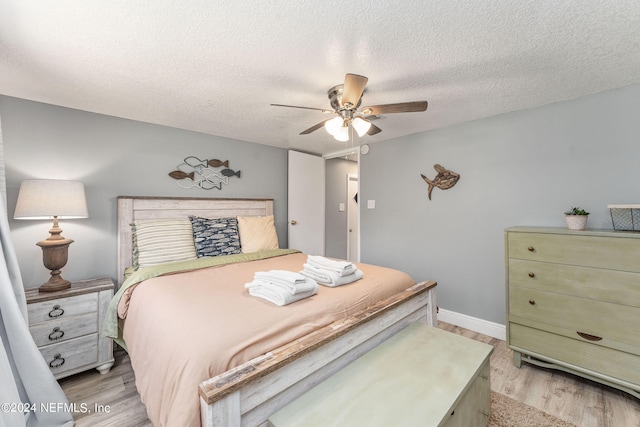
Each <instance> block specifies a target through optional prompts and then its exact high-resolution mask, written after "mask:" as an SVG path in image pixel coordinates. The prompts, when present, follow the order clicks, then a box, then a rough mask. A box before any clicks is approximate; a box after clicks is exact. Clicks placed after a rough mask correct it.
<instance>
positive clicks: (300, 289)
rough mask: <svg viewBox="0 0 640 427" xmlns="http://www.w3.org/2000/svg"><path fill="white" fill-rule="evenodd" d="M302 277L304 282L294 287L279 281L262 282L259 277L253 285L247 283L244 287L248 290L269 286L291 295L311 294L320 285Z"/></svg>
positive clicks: (254, 280)
mask: <svg viewBox="0 0 640 427" xmlns="http://www.w3.org/2000/svg"><path fill="white" fill-rule="evenodd" d="M300 276H302V278H303V282H302V283H297V284H295V285H292V284H291V283H289V282H286V281H281V280H277V279H271V280H262V279H259V278H257V277H254V279H253V281H252V282H251V283H247V284H246V285H244V286H245V288H247V289H249V288H253V287H256V286H267V287H269V286H271V287H274V288H282V289H285V290H286V291H287V292H289V293H290V294H291V295H296V294H300V293H304V292H309V291H312V290H313V289H316V288H317V286H318V284H317V283H316V282H315V280H313V279H312V278H309V277H306V276H303V275H302V274H301V275H300Z"/></svg>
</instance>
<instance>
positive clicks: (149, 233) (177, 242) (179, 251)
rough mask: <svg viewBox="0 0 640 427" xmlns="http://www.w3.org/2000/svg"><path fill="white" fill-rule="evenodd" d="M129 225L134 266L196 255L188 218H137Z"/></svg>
mask: <svg viewBox="0 0 640 427" xmlns="http://www.w3.org/2000/svg"><path fill="white" fill-rule="evenodd" d="M131 225H132V227H133V236H134V240H133V260H134V267H135V268H136V269H137V268H140V267H148V266H151V265H156V264H162V263H165V262H174V261H184V260H188V259H196V258H197V255H196V247H195V245H194V243H193V228H192V226H191V221H189V218H184V219H182V218H170V219H154V220H138V221H135V222H134V223H133V224H131Z"/></svg>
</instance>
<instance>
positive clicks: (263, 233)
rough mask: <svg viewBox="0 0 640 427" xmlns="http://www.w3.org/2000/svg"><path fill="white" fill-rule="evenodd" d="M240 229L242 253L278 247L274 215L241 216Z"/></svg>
mask: <svg viewBox="0 0 640 427" xmlns="http://www.w3.org/2000/svg"><path fill="white" fill-rule="evenodd" d="M238 231H239V232H240V246H241V249H242V253H245V254H246V253H250V252H258V251H262V250H267V249H278V247H279V246H278V234H277V233H276V226H275V224H274V222H273V215H268V216H239V217H238Z"/></svg>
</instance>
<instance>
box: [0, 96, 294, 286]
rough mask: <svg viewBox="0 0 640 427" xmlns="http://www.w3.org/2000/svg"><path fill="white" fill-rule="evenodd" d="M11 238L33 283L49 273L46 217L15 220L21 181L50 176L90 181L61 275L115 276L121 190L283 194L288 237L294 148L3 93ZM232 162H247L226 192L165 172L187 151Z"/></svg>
mask: <svg viewBox="0 0 640 427" xmlns="http://www.w3.org/2000/svg"><path fill="white" fill-rule="evenodd" d="M0 117H2V137H3V140H4V156H5V162H6V175H7V206H8V213H9V218H10V226H11V230H12V232H11V237H12V240H13V243H14V245H15V248H16V252H17V255H18V261H19V263H20V267H21V272H22V276H23V280H24V283H25V287H34V286H39V285H40V284H41V283H42V282H44V281H46V280H47V279H48V276H49V275H48V271H47V270H46V269H45V268H44V266H43V264H42V251H41V249H40V248H39V247H37V246H36V245H35V243H36V242H38V241H40V240H43V239H45V238H46V237H47V236H48V230H49V228H50V227H51V223H50V222H48V221H25V220H13V219H12V217H13V212H14V210H15V203H16V199H17V197H18V189H19V187H20V183H21V182H22V180H24V179H37V178H40V179H41V178H50V179H70V180H78V181H82V182H83V183H84V184H85V191H86V195H87V203H88V208H89V218H88V219H80V220H67V221H61V224H60V226H61V228H62V229H63V236H65V237H67V238H70V239H73V240H75V242H74V243H73V244H72V245H71V246H70V247H69V262H68V264H67V266H66V267H65V268H63V270H62V272H63V277H65V278H66V279H69V280H80V279H87V278H94V277H112V278H114V279H115V276H116V219H117V215H116V214H117V211H116V197H117V196H118V195H127V196H138V195H146V196H180V197H223V198H224V197H243V198H254V197H255V198H273V199H275V217H276V228H277V231H278V237H279V240H280V245H281V246H282V247H285V246H286V242H287V234H286V233H287V152H286V150H283V149H280V148H275V147H268V146H264V145H259V144H253V143H248V142H243V141H237V140H232V139H227V138H220V137H215V136H211V135H205V134H200V133H196V132H189V131H185V130H180V129H174V128H168V127H163V126H156V125H151V124H147V123H141V122H135V121H131V120H124V119H119V118H115V117H110V116H104V115H99V114H93V113H88V112H84V111H78V110H72V109H67V108H62V107H56V106H52V105H47V104H42V103H36V102H31V101H26V100H22V99H17V98H11V97H5V96H0ZM191 155H192V156H196V157H199V158H201V159H211V158H217V159H221V160H229V162H230V164H229V166H230V168H231V169H234V170H241V178H240V179H237V178H235V177H234V178H231V179H230V181H229V184H228V185H223V187H222V190H217V189H214V190H208V191H206V190H202V189H197V188H192V189H183V188H180V187H178V185H177V184H176V181H175V180H174V179H172V178H170V177H169V176H168V175H167V174H168V173H169V172H170V171H172V170H174V169H175V168H176V166H177V165H178V164H179V163H182V160H183V159H184V158H185V157H187V156H191Z"/></svg>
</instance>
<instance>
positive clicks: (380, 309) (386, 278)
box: [105, 196, 437, 426]
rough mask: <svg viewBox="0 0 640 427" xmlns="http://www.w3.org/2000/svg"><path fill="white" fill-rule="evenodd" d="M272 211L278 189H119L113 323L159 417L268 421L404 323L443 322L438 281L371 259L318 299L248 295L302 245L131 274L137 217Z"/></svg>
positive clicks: (163, 420)
mask: <svg viewBox="0 0 640 427" xmlns="http://www.w3.org/2000/svg"><path fill="white" fill-rule="evenodd" d="M272 215H273V200H271V199H204V198H158V197H123V196H121V197H118V286H119V290H118V292H117V294H116V297H114V301H112V308H114V309H113V310H112V311H111V312H110V314H109V315H108V316H111V318H110V319H108V322H106V323H107V324H110V325H111V329H110V330H109V328H108V327H107V329H105V332H106V333H107V335H110V336H112V337H114V333H115V335H117V337H114V338H116V339H117V340H118V342H119V343H121V345H123V346H124V347H125V348H126V349H127V351H128V352H129V355H130V358H131V362H132V367H133V369H134V373H135V376H136V387H137V388H138V391H139V392H140V396H141V399H142V400H143V402H144V403H145V405H146V407H147V412H148V415H149V418H150V419H151V421H152V422H153V423H154V425H156V426H163V425H166V426H173V425H180V426H192V425H193V426H197V425H203V426H240V425H248V426H256V425H264V424H265V423H266V420H267V418H268V417H269V416H270V415H271V414H273V413H274V412H276V411H277V410H278V409H280V408H282V407H283V406H285V405H286V404H287V403H288V402H290V401H292V400H293V399H295V398H296V397H297V396H299V395H300V394H301V393H303V392H305V391H307V390H309V389H310V388H311V387H313V386H314V385H316V384H317V383H319V382H320V381H322V380H323V379H325V378H327V377H328V376H330V375H331V374H333V373H334V372H336V371H337V370H339V369H340V368H342V367H343V366H345V365H346V364H348V363H350V362H351V361H353V360H354V359H355V358H357V357H359V356H360V355H362V354H363V353H365V352H366V351H368V350H369V349H371V348H373V347H375V346H376V345H378V344H379V343H381V342H383V341H385V340H386V339H387V338H389V337H390V336H392V335H394V334H395V333H396V332H399V331H400V330H402V329H403V328H404V327H406V326H407V325H409V324H411V323H414V322H423V323H426V324H428V325H432V326H435V325H436V324H437V320H436V300H435V287H436V283H435V282H433V281H425V282H420V283H415V282H414V281H413V280H412V279H411V278H410V277H409V276H408V275H406V274H404V273H402V272H398V271H396V270H392V269H388V268H384V267H380V266H374V265H369V264H358V267H359V269H361V270H362V271H363V272H364V278H363V279H361V280H359V281H357V282H354V283H352V284H349V285H345V286H339V287H335V288H328V287H324V286H320V290H319V291H318V293H317V294H316V295H314V296H313V297H310V298H305V299H304V300H300V301H297V302H295V303H293V304H289V305H285V306H282V307H280V306H275V305H273V304H271V303H269V302H267V301H264V300H262V299H260V298H256V297H253V296H250V295H248V293H247V292H246V290H245V289H244V283H246V282H248V281H251V278H252V277H253V274H254V273H255V272H256V271H268V270H271V269H282V270H288V271H298V270H300V269H301V268H302V266H303V264H304V263H305V260H306V257H307V254H303V253H300V252H299V251H296V250H295V249H279V248H278V249H276V248H267V249H264V248H258V249H259V250H252V251H251V252H250V253H240V254H232V255H224V256H214V257H205V258H198V259H195V260H193V259H191V258H189V259H184V260H178V261H170V262H166V263H164V262H163V263H160V264H157V265H154V266H151V267H149V268H147V267H145V268H140V269H138V270H137V271H135V272H133V273H131V274H129V273H128V272H127V268H129V267H130V266H132V265H134V262H135V261H136V259H135V257H134V252H135V253H136V255H137V254H138V251H137V249H136V248H134V244H133V242H134V240H133V238H132V227H131V224H134V223H136V224H142V223H144V222H145V221H150V222H154V221H160V222H161V221H162V220H165V219H166V220H171V219H176V218H188V217H189V216H195V217H198V218H222V219H224V218H238V220H240V219H243V220H245V221H247V220H248V221H249V222H250V223H255V224H260V223H261V222H262V220H263V219H266V218H269V217H271V216H272ZM253 220H256V221H253ZM138 230H140V228H138ZM274 230H275V229H274ZM241 231H242V229H241ZM240 234H241V237H240V238H241V239H242V233H240ZM245 235H246V234H245ZM247 242H248V240H247ZM178 246H179V245H177V244H176V245H175V247H176V248H178ZM176 252H179V250H178V249H176ZM125 273H127V277H128V278H127V280H126V281H124V280H123V278H124V277H125ZM114 316H117V318H115V317H114ZM114 325H115V327H116V328H117V331H116V332H114V329H113V326H114ZM236 326H242V328H236Z"/></svg>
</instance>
